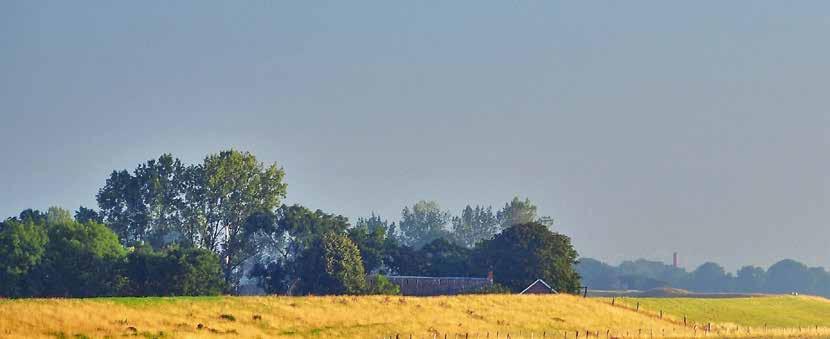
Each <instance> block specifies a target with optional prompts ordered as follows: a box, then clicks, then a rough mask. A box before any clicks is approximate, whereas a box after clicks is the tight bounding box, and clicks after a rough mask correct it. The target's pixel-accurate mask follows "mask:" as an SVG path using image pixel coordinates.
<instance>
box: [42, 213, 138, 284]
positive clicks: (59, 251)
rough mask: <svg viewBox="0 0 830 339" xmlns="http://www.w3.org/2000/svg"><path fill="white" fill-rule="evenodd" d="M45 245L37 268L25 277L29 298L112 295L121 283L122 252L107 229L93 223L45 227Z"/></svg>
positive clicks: (65, 223) (121, 248)
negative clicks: (119, 271)
mask: <svg viewBox="0 0 830 339" xmlns="http://www.w3.org/2000/svg"><path fill="white" fill-rule="evenodd" d="M46 231H47V235H48V238H49V240H48V242H47V243H46V249H45V252H44V255H43V259H42V261H41V263H40V265H38V266H36V267H35V268H34V269H33V270H32V271H31V274H29V275H28V276H27V286H28V288H29V293H30V294H31V295H39V296H50V297H70V296H71V297H91V296H107V295H115V294H116V293H118V291H119V290H120V288H121V287H122V285H123V283H124V281H123V279H122V277H120V276H119V275H118V267H119V266H120V265H121V264H122V262H123V259H124V258H125V256H126V250H125V249H124V247H123V246H121V244H120V243H119V242H118V237H117V236H116V235H115V233H113V232H112V231H111V230H110V229H109V228H107V227H106V226H104V225H102V224H98V223H95V222H87V223H79V222H77V221H74V220H71V219H70V220H68V221H61V222H58V223H55V224H50V225H48V226H46Z"/></svg>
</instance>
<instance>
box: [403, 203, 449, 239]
mask: <svg viewBox="0 0 830 339" xmlns="http://www.w3.org/2000/svg"><path fill="white" fill-rule="evenodd" d="M449 222H450V213H449V212H447V211H445V210H442V209H441V206H439V205H438V203H437V202H435V201H423V200H422V201H419V202H417V203H416V204H415V205H414V206H412V209H409V207H404V209H403V211H402V212H401V222H400V223H398V224H399V226H400V233H401V234H400V238H401V241H402V242H403V244H404V245H407V246H412V247H414V248H421V247H422V246H423V245H425V244H427V243H429V242H431V241H433V240H435V239H437V238H443V237H448V236H449V232H448V231H447V224H448V223H449Z"/></svg>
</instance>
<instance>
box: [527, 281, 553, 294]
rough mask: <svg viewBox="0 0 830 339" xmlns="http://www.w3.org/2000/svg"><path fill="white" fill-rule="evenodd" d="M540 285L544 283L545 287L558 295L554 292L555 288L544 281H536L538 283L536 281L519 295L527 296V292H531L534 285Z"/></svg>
mask: <svg viewBox="0 0 830 339" xmlns="http://www.w3.org/2000/svg"><path fill="white" fill-rule="evenodd" d="M538 283H542V285H545V287H547V288H548V289H549V290H550V291H551V292H553V293H556V290H554V289H553V287H550V285H548V283H546V282H545V281H544V280H542V279H536V281H534V282H533V283H532V284H530V285H528V286H527V288H525V289H524V290H523V291H522V292H520V293H519V294H525V292H527V290H529V289H530V288H531V287H533V285H536V284H538Z"/></svg>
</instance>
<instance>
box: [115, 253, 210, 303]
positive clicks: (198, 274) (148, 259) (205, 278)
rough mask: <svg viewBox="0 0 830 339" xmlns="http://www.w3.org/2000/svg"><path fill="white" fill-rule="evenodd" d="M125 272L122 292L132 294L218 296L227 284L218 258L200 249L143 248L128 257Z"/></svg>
mask: <svg viewBox="0 0 830 339" xmlns="http://www.w3.org/2000/svg"><path fill="white" fill-rule="evenodd" d="M124 273H125V275H126V277H127V279H128V280H129V283H128V285H127V287H126V288H125V290H124V291H123V294H125V295H132V296H176V295H188V296H196V295H218V294H220V293H222V290H223V289H224V286H225V284H224V280H223V276H222V267H221V265H220V264H219V257H217V256H216V254H214V253H213V252H210V251H207V250H203V249H197V248H178V247H171V248H167V249H165V250H163V251H160V252H157V251H154V250H153V249H152V248H150V247H149V246H144V247H140V248H138V249H136V250H135V251H134V252H133V253H130V255H129V256H128V257H127V263H126V265H125V267H124Z"/></svg>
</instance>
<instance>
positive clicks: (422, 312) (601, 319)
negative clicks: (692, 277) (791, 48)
mask: <svg viewBox="0 0 830 339" xmlns="http://www.w3.org/2000/svg"><path fill="white" fill-rule="evenodd" d="M667 318H668V317H667ZM200 324H201V328H199V325H200ZM586 330H587V331H591V332H593V333H592V335H591V338H593V337H595V336H596V335H597V334H599V336H600V337H602V338H605V337H606V335H608V336H612V337H635V336H637V335H638V334H639V335H640V336H642V337H649V336H651V335H653V336H655V337H659V336H666V337H692V336H703V335H710V336H714V335H716V334H720V335H727V334H728V335H729V336H732V337H734V336H749V335H750V333H745V332H741V331H738V332H735V333H726V332H715V331H713V332H712V333H705V332H703V331H702V330H701V329H700V328H696V329H695V328H693V327H684V326H683V324H682V322H681V323H678V322H677V321H672V320H671V319H659V317H656V316H654V315H650V314H645V313H637V312H634V311H631V310H629V309H626V308H623V307H612V306H611V305H609V304H608V303H607V302H606V301H605V300H600V299H590V298H589V299H583V298H579V297H575V296H569V295H556V296H518V295H479V296H456V297H433V298H415V297H383V296H373V297H212V298H102V299H53V300H46V299H28V300H5V301H0V337H2V338H55V337H64V338H75V337H79V338H83V337H90V338H104V337H113V338H115V337H122V336H124V335H128V336H133V335H137V336H139V337H147V338H154V337H157V338H168V337H169V338H216V337H247V338H258V337H259V338H383V337H389V336H390V335H391V336H392V337H394V335H395V334H400V335H401V338H409V335H410V334H411V335H413V337H414V338H433V335H434V336H435V337H436V338H443V337H444V335H445V334H446V335H447V337H448V338H454V337H455V336H456V335H460V336H459V337H461V338H463V337H464V334H465V333H467V334H469V337H470V338H476V337H479V338H485V337H486V335H487V333H489V336H490V338H496V333H497V332H498V334H499V336H500V338H506V335H507V333H510V334H511V338H531V337H533V338H541V337H542V333H543V332H544V333H545V334H546V336H547V337H548V338H553V337H556V338H563V337H564V334H565V333H568V337H569V338H574V337H575V332H576V331H579V332H580V338H585V331H586ZM716 330H718V328H717V327H716ZM754 330H755V331H756V332H752V333H751V335H752V336H757V335H759V334H760V333H761V332H760V331H761V330H760V329H754ZM767 331H768V332H766V333H764V334H766V335H808V334H809V333H813V332H795V329H780V330H778V329H776V330H773V329H768V330H767ZM812 331H815V333H816V334H830V330H826V329H823V328H821V329H818V330H815V329H813V330H812Z"/></svg>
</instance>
